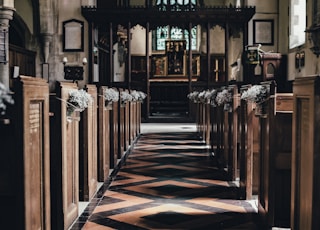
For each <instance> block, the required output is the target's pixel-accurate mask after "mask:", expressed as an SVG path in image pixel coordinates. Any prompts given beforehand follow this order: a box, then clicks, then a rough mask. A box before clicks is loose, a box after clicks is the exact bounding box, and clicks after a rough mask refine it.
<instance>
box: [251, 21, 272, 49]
mask: <svg viewBox="0 0 320 230" xmlns="http://www.w3.org/2000/svg"><path fill="white" fill-rule="evenodd" d="M253 44H261V45H273V44H274V21H273V20H260V19H259V20H253Z"/></svg>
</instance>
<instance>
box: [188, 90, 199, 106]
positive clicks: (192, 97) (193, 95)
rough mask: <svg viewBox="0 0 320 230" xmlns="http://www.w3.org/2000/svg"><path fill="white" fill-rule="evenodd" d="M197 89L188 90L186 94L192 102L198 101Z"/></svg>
mask: <svg viewBox="0 0 320 230" xmlns="http://www.w3.org/2000/svg"><path fill="white" fill-rule="evenodd" d="M199 93H200V92H199V91H193V92H190V93H189V94H188V95H187V98H189V100H191V101H193V102H194V103H197V102H198V95H199Z"/></svg>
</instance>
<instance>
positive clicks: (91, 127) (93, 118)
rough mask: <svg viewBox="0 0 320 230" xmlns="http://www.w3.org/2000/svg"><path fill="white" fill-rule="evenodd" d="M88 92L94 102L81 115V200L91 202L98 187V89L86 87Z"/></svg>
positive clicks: (90, 86)
mask: <svg viewBox="0 0 320 230" xmlns="http://www.w3.org/2000/svg"><path fill="white" fill-rule="evenodd" d="M86 91H87V92H88V94H90V95H91V97H92V99H93V100H92V104H90V105H89V106H88V108H87V109H86V110H85V111H83V113H82V114H81V120H80V148H79V152H80V155H79V191H80V194H79V199H80V200H82V201H88V200H90V199H91V198H92V197H93V195H94V194H95V192H96V191H97V185H98V182H97V181H98V173H97V172H98V167H97V163H98V160H97V154H98V140H97V138H98V135H97V132H98V131H97V125H98V121H97V118H98V116H97V104H98V95H97V87H96V86H95V85H86Z"/></svg>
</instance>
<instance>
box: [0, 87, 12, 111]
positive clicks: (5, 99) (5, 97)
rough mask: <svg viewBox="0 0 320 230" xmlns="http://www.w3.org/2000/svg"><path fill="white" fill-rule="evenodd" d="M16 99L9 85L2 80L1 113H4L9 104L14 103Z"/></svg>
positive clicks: (0, 88) (0, 94)
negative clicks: (8, 87)
mask: <svg viewBox="0 0 320 230" xmlns="http://www.w3.org/2000/svg"><path fill="white" fill-rule="evenodd" d="M13 104H14V100H13V98H12V96H11V94H10V91H9V90H8V89H7V87H6V86H5V85H4V84H2V83H1V82H0V115H4V114H5V112H6V109H7V105H13Z"/></svg>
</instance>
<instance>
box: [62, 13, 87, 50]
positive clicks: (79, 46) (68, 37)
mask: <svg viewBox="0 0 320 230" xmlns="http://www.w3.org/2000/svg"><path fill="white" fill-rule="evenodd" d="M83 27H84V23H83V21H79V20H76V19H71V20H68V21H64V22H63V51H64V52H80V51H83V42H84V41H83V33H84V28H83Z"/></svg>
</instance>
